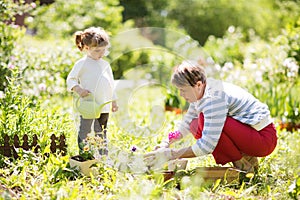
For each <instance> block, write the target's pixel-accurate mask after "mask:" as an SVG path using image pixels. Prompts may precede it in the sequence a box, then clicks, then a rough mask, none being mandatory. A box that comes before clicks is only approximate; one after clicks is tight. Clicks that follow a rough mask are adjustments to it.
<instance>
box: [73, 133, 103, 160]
mask: <svg viewBox="0 0 300 200" xmlns="http://www.w3.org/2000/svg"><path fill="white" fill-rule="evenodd" d="M105 131H106V130H105ZM104 146H105V139H103V138H102V137H100V136H97V135H95V133H89V134H88V135H87V137H86V138H85V139H84V140H83V141H82V143H80V150H79V156H80V157H81V158H82V159H83V160H82V161H85V160H93V159H95V158H97V159H99V158H100V157H101V155H100V154H99V151H100V149H101V148H103V147H104Z"/></svg>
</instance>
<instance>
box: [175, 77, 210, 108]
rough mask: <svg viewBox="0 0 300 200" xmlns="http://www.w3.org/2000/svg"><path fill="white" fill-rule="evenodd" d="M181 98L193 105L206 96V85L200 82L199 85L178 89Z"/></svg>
mask: <svg viewBox="0 0 300 200" xmlns="http://www.w3.org/2000/svg"><path fill="white" fill-rule="evenodd" d="M178 89H179V91H180V96H182V97H183V98H184V99H185V100H186V101H187V102H189V103H193V102H196V101H198V100H199V99H201V98H202V96H203V94H204V89H205V84H203V83H202V82H200V81H198V82H197V84H196V85H195V86H194V87H192V86H183V87H178Z"/></svg>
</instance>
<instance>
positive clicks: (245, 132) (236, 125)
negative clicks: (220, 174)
mask: <svg viewBox="0 0 300 200" xmlns="http://www.w3.org/2000/svg"><path fill="white" fill-rule="evenodd" d="M203 125H204V116H203V113H200V115H199V118H196V119H194V120H193V121H192V122H191V124H190V130H191V132H192V134H193V135H194V137H195V138H196V139H199V138H201V137H202V130H203ZM276 144H277V135H276V129H275V126H274V124H273V123H271V124H269V125H268V126H266V127H265V128H263V129H262V130H260V131H257V130H255V129H254V128H252V127H251V126H249V125H247V124H243V123H241V122H239V121H237V120H235V119H233V118H232V117H227V118H226V121H225V124H224V127H223V130H222V133H221V137H220V140H219V142H218V144H217V146H216V148H215V150H214V151H213V153H212V155H213V156H214V158H215V161H216V163H217V164H222V165H224V164H226V163H228V162H233V161H237V160H240V159H241V158H242V156H243V154H246V155H249V156H255V157H264V156H267V155H269V154H270V153H272V152H273V150H274V149H275V147H276Z"/></svg>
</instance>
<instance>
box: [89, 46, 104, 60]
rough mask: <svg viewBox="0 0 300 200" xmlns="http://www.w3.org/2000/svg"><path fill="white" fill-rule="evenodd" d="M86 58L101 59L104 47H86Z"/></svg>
mask: <svg viewBox="0 0 300 200" xmlns="http://www.w3.org/2000/svg"><path fill="white" fill-rule="evenodd" d="M86 51H87V56H88V57H90V58H92V59H94V60H99V59H100V58H102V57H103V56H104V54H105V52H106V47H86Z"/></svg>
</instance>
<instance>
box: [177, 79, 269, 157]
mask: <svg viewBox="0 0 300 200" xmlns="http://www.w3.org/2000/svg"><path fill="white" fill-rule="evenodd" d="M201 112H202V113H203V115H204V127H203V131H202V137H201V138H200V139H198V140H197V142H196V144H194V145H193V146H192V150H193V152H194V154H195V155H196V156H201V155H206V154H209V153H212V152H213V151H214V149H215V148H216V146H217V144H218V141H219V139H220V135H221V132H222V129H223V126H224V123H225V120H226V117H227V116H230V117H232V118H234V119H236V120H238V121H240V122H242V123H245V124H248V125H249V126H252V127H253V128H254V129H256V130H257V131H260V130H261V129H263V128H264V127H266V126H267V125H269V124H270V123H272V119H271V117H270V111H269V108H268V106H267V105H266V104H263V103H261V102H260V101H259V100H258V99H256V98H255V97H254V96H253V95H251V94H250V93H248V92H247V91H246V90H244V89H242V88H240V87H238V86H236V85H233V84H230V83H226V82H222V81H220V80H215V79H211V78H208V79H207V84H206V88H205V92H204V95H203V97H202V98H201V99H200V100H198V101H196V102H194V103H191V104H190V106H189V109H188V111H187V113H186V115H185V116H184V118H183V121H182V122H181V123H179V124H178V130H179V131H180V132H181V133H182V135H183V136H185V135H186V134H187V133H189V130H190V128H189V125H190V123H191V121H192V120H193V119H194V118H198V116H199V114H200V113H201Z"/></svg>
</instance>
